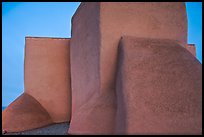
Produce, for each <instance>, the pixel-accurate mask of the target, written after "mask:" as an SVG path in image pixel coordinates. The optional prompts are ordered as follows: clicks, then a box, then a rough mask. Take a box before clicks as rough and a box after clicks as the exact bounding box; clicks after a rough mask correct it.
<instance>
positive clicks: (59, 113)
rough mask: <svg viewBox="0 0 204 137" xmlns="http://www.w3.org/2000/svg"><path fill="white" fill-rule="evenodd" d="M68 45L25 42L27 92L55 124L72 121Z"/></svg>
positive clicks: (58, 41)
mask: <svg viewBox="0 0 204 137" xmlns="http://www.w3.org/2000/svg"><path fill="white" fill-rule="evenodd" d="M69 41H70V39H65V38H35V37H27V38H26V46H25V68H24V69H25V70H24V72H25V74H24V79H25V80H24V82H25V84H24V85H25V92H26V93H27V94H29V95H31V96H33V97H34V98H35V99H36V100H37V101H38V102H39V103H40V104H41V105H42V106H43V107H44V108H45V109H46V110H47V112H48V113H49V115H50V116H51V118H52V120H53V122H65V121H69V120H70V117H71V83H70V82H71V80H70V61H69V58H70V53H69V48H70V47H69Z"/></svg>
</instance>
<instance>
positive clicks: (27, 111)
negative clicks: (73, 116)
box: [2, 93, 52, 132]
mask: <svg viewBox="0 0 204 137" xmlns="http://www.w3.org/2000/svg"><path fill="white" fill-rule="evenodd" d="M51 123H52V119H51V117H50V115H49V114H48V112H47V111H46V110H45V109H44V108H43V107H42V106H41V104H40V103H39V102H38V101H37V100H36V99H35V98H33V97H32V96H30V95H29V94H26V93H23V94H22V95H21V96H19V97H18V98H17V99H16V100H15V101H14V102H12V103H11V104H10V105H9V106H8V107H7V108H6V109H5V110H4V111H3V112H2V129H3V130H5V131H7V132H18V131H25V130H29V129H35V128H39V127H43V126H45V125H49V124H51Z"/></svg>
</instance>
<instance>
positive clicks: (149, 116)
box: [116, 37, 202, 134]
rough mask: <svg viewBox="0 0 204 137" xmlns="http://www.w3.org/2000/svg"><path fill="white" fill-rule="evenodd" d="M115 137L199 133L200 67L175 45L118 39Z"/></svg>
mask: <svg viewBox="0 0 204 137" xmlns="http://www.w3.org/2000/svg"><path fill="white" fill-rule="evenodd" d="M118 61H119V68H118V73H117V90H116V91H117V99H118V102H117V106H118V107H117V116H116V117H117V120H116V134H201V133H202V65H201V64H200V63H199V61H198V60H197V59H196V58H195V57H194V56H192V55H191V53H190V52H188V51H187V50H186V49H185V48H183V47H181V46H180V45H178V44H177V43H175V42H174V41H166V40H162V39H138V38H135V37H123V38H122V40H121V43H120V47H119V60H118Z"/></svg>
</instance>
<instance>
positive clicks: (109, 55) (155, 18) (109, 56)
mask: <svg viewBox="0 0 204 137" xmlns="http://www.w3.org/2000/svg"><path fill="white" fill-rule="evenodd" d="M87 5H88V3H87ZM93 12H94V11H93ZM100 31H101V39H100V41H101V50H100V57H101V58H100V69H101V84H102V87H103V88H104V89H105V91H106V89H109V88H113V85H114V77H113V75H115V69H116V58H117V47H118V43H119V40H120V38H121V36H135V37H144V38H160V39H172V40H176V41H178V43H180V44H181V45H182V46H183V47H184V46H185V45H186V43H187V15H186V8H185V3H184V2H117V3H114V2H102V3H100Z"/></svg>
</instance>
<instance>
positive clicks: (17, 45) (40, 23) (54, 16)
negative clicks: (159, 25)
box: [2, 2, 202, 106]
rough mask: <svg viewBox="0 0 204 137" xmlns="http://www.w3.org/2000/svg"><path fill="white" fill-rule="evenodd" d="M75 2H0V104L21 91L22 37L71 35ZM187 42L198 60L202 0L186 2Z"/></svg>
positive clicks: (200, 55)
mask: <svg viewBox="0 0 204 137" xmlns="http://www.w3.org/2000/svg"><path fill="white" fill-rule="evenodd" d="M79 4H80V3H79V2H3V3H2V106H8V105H9V104H10V103H11V102H12V101H14V100H15V99H16V98H17V97H18V96H19V95H20V94H22V93H23V91H24V48H25V37H26V36H39V37H41V36H42V37H65V38H69V37H71V17H72V15H73V14H74V12H75V11H76V9H77V7H78V6H79ZM186 9H187V16H188V44H195V46H196V54H197V55H196V58H197V59H198V60H199V61H200V62H201V63H202V2H187V3H186Z"/></svg>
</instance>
